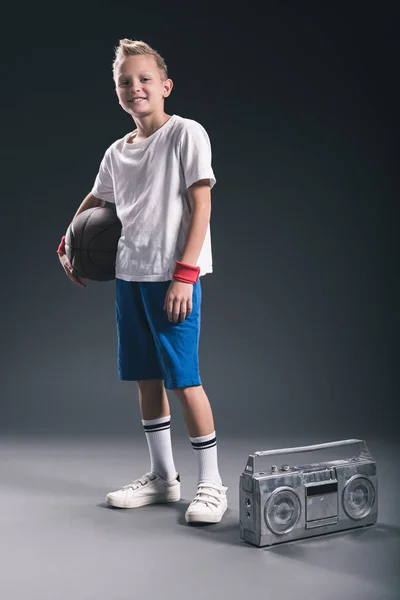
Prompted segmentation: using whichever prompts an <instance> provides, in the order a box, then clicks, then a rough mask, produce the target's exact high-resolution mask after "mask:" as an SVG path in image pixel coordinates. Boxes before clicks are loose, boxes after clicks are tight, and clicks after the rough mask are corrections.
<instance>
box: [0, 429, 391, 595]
mask: <svg viewBox="0 0 400 600" xmlns="http://www.w3.org/2000/svg"><path fill="white" fill-rule="evenodd" d="M318 441H320V440H318ZM325 441H333V440H331V439H327V440H325ZM366 441H367V444H368V448H369V450H370V451H371V452H372V454H373V457H374V459H375V460H376V461H377V466H378V477H379V516H378V522H377V524H376V525H374V526H372V527H370V528H365V529H360V530H353V531H350V532H346V533H336V534H334V535H330V536H323V537H320V538H318V537H316V538H311V539H308V540H303V541H299V542H292V543H290V544H284V545H281V546H273V547H269V548H256V547H253V546H250V545H248V544H246V543H244V542H242V540H241V539H240V536H239V525H238V523H239V512H238V491H239V476H240V473H241V472H242V470H243V468H244V466H245V463H246V459H247V456H248V454H249V452H253V451H255V450H265V449H268V448H282V447H287V446H295V445H299V444H303V443H304V444H310V443H314V442H313V440H310V439H307V440H304V441H301V440H299V439H296V440H293V439H289V438H285V439H283V438H282V439H280V440H278V439H275V440H273V441H272V440H271V441H270V443H269V444H268V447H265V440H264V441H262V440H256V439H251V440H249V439H248V440H244V439H242V440H237V439H235V440H232V439H224V438H221V437H220V438H219V450H218V454H219V464H220V471H221V474H222V476H223V480H224V483H225V485H228V487H229V489H228V502H229V509H228V512H227V513H226V514H225V516H224V518H223V520H222V521H221V523H219V524H217V525H210V526H199V527H196V526H195V527H194V526H189V525H187V524H186V522H185V518H184V513H185V510H186V507H187V505H188V504H189V502H190V501H191V500H192V498H193V495H194V494H195V491H196V483H197V470H196V463H195V457H194V455H193V452H192V449H191V447H190V446H189V442H188V438H177V439H176V438H173V449H174V456H175V463H176V466H177V468H178V469H179V471H180V473H181V478H182V487H181V489H182V500H181V501H180V502H178V503H176V504H171V505H157V506H147V507H142V508H139V509H131V510H121V509H112V508H108V507H107V506H106V505H105V503H104V498H105V495H106V493H107V492H108V491H110V490H114V489H116V488H118V487H120V486H121V485H124V484H126V483H129V481H131V480H132V479H134V478H135V477H137V476H139V475H141V474H142V473H144V472H145V471H147V470H148V467H149V458H148V450H147V444H146V441H145V437H144V434H143V435H136V436H132V437H131V438H122V439H121V438H115V439H114V438H113V439H111V438H106V437H102V438H100V437H98V438H95V437H88V438H86V439H85V438H84V437H83V436H82V437H79V438H78V437H75V438H72V437H71V438H66V437H65V436H63V437H60V436H59V437H53V438H50V437H46V438H45V437H39V436H38V437H36V438H35V437H33V436H24V437H23V436H21V437H16V436H15V437H7V436H4V435H3V436H2V439H1V444H0V451H1V477H0V485H1V490H0V491H1V493H0V503H1V512H0V514H1V566H2V569H1V578H0V597H1V598H12V599H13V600H20V599H21V600H22V599H24V600H26V599H29V600H34V599H36V598H40V599H41V600H47V599H48V600H72V599H79V600H92V599H93V600H95V599H96V600H103V599H104V600H106V599H107V600H128V599H129V600H136V599H142V598H143V599H144V598H147V597H148V595H149V594H150V597H151V598H156V597H157V598H158V597H159V598H163V599H170V598H171V599H174V600H175V599H179V600H180V599H186V598H187V599H190V600H200V599H201V600H204V599H205V598H220V599H222V600H223V599H225V598H226V599H228V598H238V599H239V598H240V599H242V598H246V597H255V598H260V597H264V598H274V599H275V598H279V599H280V600H282V599H286V598H288V599H289V598H296V600H301V599H303V598H304V599H307V600H309V599H310V598H315V599H316V600H328V599H332V600H337V599H338V598H341V599H343V600H356V599H359V600H378V599H379V600H395V599H396V600H398V599H399V597H400V594H399V586H400V578H399V571H400V553H399V549H400V516H399V492H400V486H399V483H398V478H397V477H396V474H398V465H399V454H400V453H399V445H398V444H396V443H393V442H389V441H388V440H368V439H367V440H366ZM155 590H157V591H155Z"/></svg>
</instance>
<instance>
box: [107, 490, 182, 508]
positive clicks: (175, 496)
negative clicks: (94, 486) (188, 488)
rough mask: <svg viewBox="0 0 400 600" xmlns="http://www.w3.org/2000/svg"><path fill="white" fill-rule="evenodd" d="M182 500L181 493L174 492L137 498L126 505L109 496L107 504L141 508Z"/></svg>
mask: <svg viewBox="0 0 400 600" xmlns="http://www.w3.org/2000/svg"><path fill="white" fill-rule="evenodd" d="M180 499H181V493H180V491H179V492H175V491H174V492H169V493H167V494H157V495H155V494H153V495H151V496H141V497H139V498H135V499H134V500H130V501H129V502H126V503H125V502H121V500H117V499H115V498H112V497H111V496H108V495H107V496H106V503H107V504H109V505H110V506H115V507H117V508H139V507H140V506H147V505H148V504H166V503H168V502H179V500H180Z"/></svg>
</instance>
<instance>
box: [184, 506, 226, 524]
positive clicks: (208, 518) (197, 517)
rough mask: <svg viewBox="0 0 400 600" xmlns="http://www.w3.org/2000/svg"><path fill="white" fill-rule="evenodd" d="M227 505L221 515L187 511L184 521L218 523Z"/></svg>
mask: <svg viewBox="0 0 400 600" xmlns="http://www.w3.org/2000/svg"><path fill="white" fill-rule="evenodd" d="M227 509H228V506H226V507H225V510H224V512H223V513H222V514H221V515H207V514H204V513H193V512H191V513H189V514H185V519H186V523H219V522H220V521H221V519H222V517H223V516H224V514H225V513H226V511H227Z"/></svg>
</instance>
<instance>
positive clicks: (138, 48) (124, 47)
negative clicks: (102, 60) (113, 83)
mask: <svg viewBox="0 0 400 600" xmlns="http://www.w3.org/2000/svg"><path fill="white" fill-rule="evenodd" d="M114 51H115V57H114V61H113V64H112V70H113V78H114V79H115V72H116V70H117V67H118V65H119V63H120V62H121V61H122V60H123V59H124V58H125V57H127V56H136V55H137V54H148V55H149V56H152V57H153V58H154V60H155V62H156V65H157V68H158V69H159V71H160V73H161V78H162V79H164V80H165V79H168V71H167V65H166V62H165V60H164V59H163V58H162V56H160V54H159V53H158V52H157V51H156V50H154V48H152V47H151V46H149V45H148V44H146V42H142V41H141V40H130V39H128V38H124V39H123V40H119V46H117V47H116V48H114Z"/></svg>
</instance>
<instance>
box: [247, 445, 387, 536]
mask: <svg viewBox="0 0 400 600" xmlns="http://www.w3.org/2000/svg"><path fill="white" fill-rule="evenodd" d="M348 446H356V447H357V449H358V452H357V453H356V454H355V455H353V453H350V457H349V458H345V459H343V458H341V459H339V458H337V459H336V460H329V461H328V460H323V461H321V462H311V463H310V464H303V465H292V464H288V463H287V462H285V464H282V465H281V466H278V464H276V463H277V461H276V456H277V455H289V454H294V453H298V452H316V453H320V454H321V451H325V450H326V449H329V451H330V452H331V453H332V449H335V452H336V455H337V453H338V451H339V450H340V449H341V450H345V451H348ZM340 447H345V448H340ZM261 458H262V459H263V461H265V463H266V464H265V465H263V470H262V471H258V470H257V471H256V470H255V461H256V459H257V460H259V459H261ZM272 462H274V463H275V464H272ZM296 462H297V460H296ZM268 463H269V464H268ZM239 514H240V537H241V539H243V540H244V541H246V542H248V543H250V544H253V545H255V546H272V545H274V544H279V543H282V542H289V541H292V540H298V539H301V538H307V537H311V536H316V535H323V534H326V533H333V532H336V531H341V530H345V529H352V528H354V527H364V526H366V525H373V524H374V523H376V520H377V517H378V480H377V472H376V463H375V461H374V460H373V459H372V457H371V455H370V453H369V451H368V449H367V445H366V443H365V442H364V441H363V440H357V439H350V440H342V441H338V442H328V443H326V444H315V445H313V446H299V447H297V448H282V449H279V450H264V451H260V452H255V453H254V454H250V455H249V457H248V460H247V464H246V467H245V470H244V472H243V473H242V474H241V476H240V490H239Z"/></svg>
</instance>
